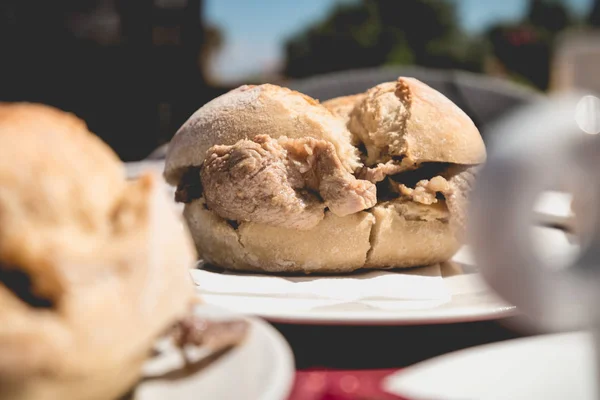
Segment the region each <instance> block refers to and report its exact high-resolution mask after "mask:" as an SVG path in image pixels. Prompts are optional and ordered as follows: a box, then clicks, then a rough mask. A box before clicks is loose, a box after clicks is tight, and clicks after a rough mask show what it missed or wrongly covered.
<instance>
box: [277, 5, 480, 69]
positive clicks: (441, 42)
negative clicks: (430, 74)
mask: <svg viewBox="0 0 600 400" xmlns="http://www.w3.org/2000/svg"><path fill="white" fill-rule="evenodd" d="M483 54H484V52H483V51H482V47H481V44H480V43H477V42H476V41H473V40H472V39H470V38H468V37H467V36H466V35H464V34H463V33H462V31H461V29H460V26H459V24H458V19H457V17H456V10H455V5H454V3H453V2H450V1H442V0H403V1H395V0H363V1H362V2H359V3H352V4H342V5H338V6H337V7H336V8H335V9H333V10H332V12H331V14H330V15H329V16H328V17H327V18H326V19H325V20H324V21H322V22H320V23H317V24H316V25H314V26H311V27H309V28H308V29H307V30H306V31H304V32H301V33H300V34H298V35H297V36H295V37H293V38H292V39H290V40H289V41H288V43H287V44H286V66H285V74H286V75H287V76H290V77H303V76H309V75H314V74H319V73H325V72H331V71H339V70H344V69H352V68H363V67H370V66H377V65H382V64H413V63H414V64H418V65H423V66H427V67H436V68H463V69H469V70H474V71H480V70H481V69H482V66H483Z"/></svg>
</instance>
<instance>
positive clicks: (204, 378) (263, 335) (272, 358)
mask: <svg viewBox="0 0 600 400" xmlns="http://www.w3.org/2000/svg"><path fill="white" fill-rule="evenodd" d="M197 312H198V313H199V314H200V315H205V316H207V317H210V318H227V317H230V316H232V315H233V314H231V313H230V312H226V311H222V310H220V309H218V308H215V307H213V306H206V305H203V306H199V307H198V308H197ZM247 320H248V321H249V323H250V330H249V333H248V336H247V337H246V338H245V340H244V341H243V342H242V344H240V345H239V346H237V347H235V348H234V349H232V350H231V351H229V352H228V353H226V354H225V355H224V356H222V357H221V358H219V359H217V360H216V361H214V362H213V363H212V364H210V365H208V367H206V368H204V369H202V370H200V371H199V372H196V373H194V374H192V375H189V376H186V377H184V378H180V379H177V380H172V381H166V380H165V381H161V380H155V381H147V382H146V383H144V384H142V385H140V386H138V388H137V389H136V392H135V394H134V396H133V399H134V400H163V399H173V400H187V399H200V398H202V399H232V400H233V399H236V400H237V399H257V400H283V399H286V398H287V396H288V395H289V392H290V390H291V385H292V383H293V378H294V361H293V356H292V352H291V350H290V348H289V346H288V345H287V343H286V342H285V340H284V339H283V338H282V336H281V335H280V334H279V333H278V332H277V331H276V330H275V329H274V328H273V327H271V326H270V325H268V324H267V323H265V322H263V321H261V320H259V319H254V318H247ZM171 355H172V354H171ZM170 361H172V358H171V360H170ZM168 362H169V360H168V359H160V360H159V363H158V365H157V364H156V362H154V364H153V365H150V364H149V365H147V367H153V370H155V369H154V368H157V367H158V368H159V370H160V369H161V367H164V364H165V363H168ZM160 364H163V365H160ZM166 365H167V366H168V365H171V364H166ZM232 377H233V378H232ZM232 379H233V380H232ZM224 382H225V383H226V384H224Z"/></svg>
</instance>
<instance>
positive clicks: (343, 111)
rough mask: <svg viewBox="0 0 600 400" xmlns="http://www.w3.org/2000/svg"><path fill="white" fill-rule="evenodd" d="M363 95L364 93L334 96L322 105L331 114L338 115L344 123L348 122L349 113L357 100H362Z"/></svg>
mask: <svg viewBox="0 0 600 400" xmlns="http://www.w3.org/2000/svg"><path fill="white" fill-rule="evenodd" d="M365 96H366V94H365V93H359V94H353V95H350V96H342V97H336V98H335V99H330V100H327V101H324V102H323V105H324V106H325V107H326V108H327V109H328V110H329V111H331V112H332V113H333V114H335V115H337V116H338V117H340V118H341V119H342V120H343V121H344V123H345V124H348V122H350V114H351V113H352V111H353V110H354V107H356V105H357V104H358V103H359V102H361V101H363V100H364V98H365Z"/></svg>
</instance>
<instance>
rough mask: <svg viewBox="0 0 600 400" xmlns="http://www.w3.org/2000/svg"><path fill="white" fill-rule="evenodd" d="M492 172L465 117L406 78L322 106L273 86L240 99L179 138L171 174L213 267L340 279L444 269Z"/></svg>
mask: <svg viewBox="0 0 600 400" xmlns="http://www.w3.org/2000/svg"><path fill="white" fill-rule="evenodd" d="M308 121H311V123H308ZM314 121H319V123H315V122H314ZM332 145H333V148H334V150H331V146H332ZM361 149H366V151H364V153H363V152H362V150H361ZM484 160H485V147H484V144H483V141H482V139H481V136H480V135H479V132H478V131H477V128H476V127H475V125H474V124H473V122H472V121H471V120H470V119H469V118H468V117H467V116H466V114H465V113H464V112H462V110H460V109H459V108H458V107H457V106H456V105H454V104H453V103H452V102H451V101H450V100H448V99H447V98H446V97H444V96H443V95H442V94H440V93H438V92H436V91H435V90H433V89H432V88H430V87H428V86H426V85H425V84H423V83H421V82H419V81H417V80H415V79H411V78H399V79H398V81H397V82H389V83H384V84H381V85H378V86H377V87H375V88H373V89H371V90H369V91H367V92H366V93H363V94H357V95H354V96H348V97H344V98H339V99H332V100H329V101H327V102H325V103H324V105H320V104H318V103H317V102H316V101H315V100H313V99H310V98H308V97H307V96H304V95H301V94H299V93H297V92H292V91H289V90H287V89H283V88H278V87H276V86H273V85H262V86H256V87H242V88H239V89H236V90H233V91H231V92H229V93H227V94H225V95H223V96H221V97H220V98H217V99H215V100H213V101H212V102H210V103H208V104H207V105H206V106H204V107H202V108H201V109H200V110H198V111H197V112H196V113H195V114H194V115H193V116H192V117H191V118H190V120H188V121H187V122H186V123H185V124H184V126H183V127H182V128H181V129H180V130H179V132H178V133H177V134H176V135H175V137H174V139H173V141H172V142H171V145H170V149H169V154H168V155H167V161H166V168H165V176H166V178H167V180H168V181H169V182H171V183H172V184H176V185H178V193H179V196H178V198H179V199H180V200H181V201H183V202H184V203H186V204H185V211H184V215H185V218H186V220H187V221H188V225H189V227H190V230H191V232H192V235H193V236H194V240H195V243H196V246H197V248H198V250H199V252H200V253H201V254H202V255H203V257H204V259H205V260H206V261H208V262H210V263H213V264H216V265H218V266H221V267H224V268H228V269H234V270H248V271H263V272H277V273H296V272H304V273H343V272H350V271H353V270H356V269H359V268H394V267H411V266H419V265H428V264H433V263H437V262H441V261H445V260H447V259H449V258H450V257H451V256H452V255H453V254H454V252H456V250H457V249H458V248H459V246H460V244H461V240H462V236H463V233H464V226H465V221H464V208H465V207H466V198H467V195H468V191H469V189H470V186H471V184H472V179H470V177H472V176H473V174H474V171H476V165H477V164H480V163H482V162H483V161H484Z"/></svg>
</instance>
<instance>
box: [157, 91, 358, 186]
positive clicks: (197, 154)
mask: <svg viewBox="0 0 600 400" xmlns="http://www.w3.org/2000/svg"><path fill="white" fill-rule="evenodd" d="M261 134H266V135H269V136H270V137H272V138H278V137H280V136H287V137H289V138H302V137H307V136H308V137H314V138H317V139H325V140H327V141H329V142H331V143H333V145H334V146H335V148H336V150H337V152H338V154H339V155H340V158H341V159H342V160H343V163H344V166H345V167H347V168H348V170H354V169H356V168H357V167H358V166H359V165H360V163H359V160H358V151H357V150H356V148H354V147H353V146H352V145H351V144H350V133H349V132H348V131H347V130H346V129H345V127H344V124H343V122H342V121H340V120H339V119H338V118H335V117H334V116H333V115H332V114H331V113H330V112H329V111H327V110H326V109H324V108H323V107H322V106H321V105H320V104H319V103H318V102H317V101H316V100H314V99H312V98H310V97H308V96H305V95H303V94H301V93H298V92H294V91H292V90H290V89H286V88H282V87H279V86H275V85H269V84H266V85H260V86H252V85H246V86H241V87H239V88H237V89H234V90H232V91H231V92H229V93H227V94H226V95H224V96H220V97H217V98H216V99H214V100H212V101H211V102H209V103H207V104H206V105H204V106H203V107H202V108H201V109H200V110H198V111H197V112H196V113H194V114H193V115H192V116H191V117H190V118H189V119H188V121H187V122H186V123H185V124H184V125H183V126H182V127H181V129H179V131H178V132H177V134H176V135H175V137H174V138H173V140H172V141H171V144H170V145H169V149H168V152H167V157H166V165H165V178H166V179H167V182H169V183H171V184H177V183H178V182H179V180H180V179H181V174H182V171H184V170H186V169H188V168H189V167H190V166H200V165H201V164H202V162H203V161H204V155H205V154H206V151H207V150H208V149H209V148H210V147H211V146H213V145H215V144H222V145H231V144H234V143H236V142H237V141H238V140H240V139H248V138H253V137H254V136H256V135H261Z"/></svg>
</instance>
